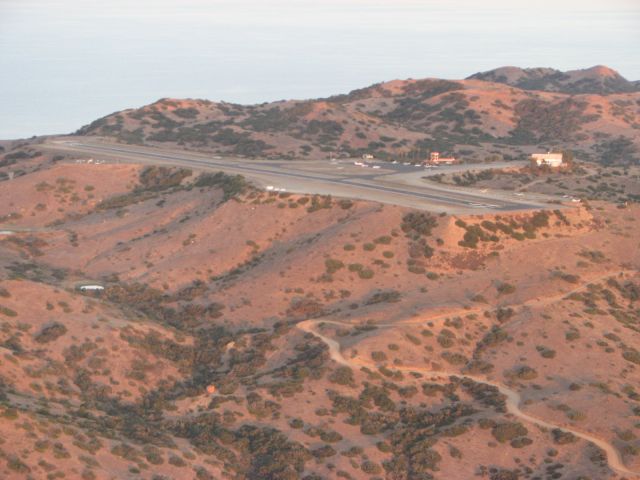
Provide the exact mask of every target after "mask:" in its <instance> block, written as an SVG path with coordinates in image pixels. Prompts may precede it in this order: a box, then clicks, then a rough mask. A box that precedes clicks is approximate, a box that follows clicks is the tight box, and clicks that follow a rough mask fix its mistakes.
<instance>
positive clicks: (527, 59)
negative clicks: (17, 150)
mask: <svg viewBox="0 0 640 480" xmlns="http://www.w3.org/2000/svg"><path fill="white" fill-rule="evenodd" d="M639 51H640V0H606V1H604V0H535V1H533V0H521V1H516V0H377V1H375V0H339V1H338V0H275V1H270V0H153V1H150V0H135V1H131V0H108V1H105V0H100V1H97V0H0V138H4V139H7V138H19V137H29V136H32V135H42V134H55V133H69V132H73V131H75V130H77V129H78V128H80V127H81V126H83V125H85V124H87V123H89V122H91V121H92V120H95V119H96V118H99V117H101V116H104V115H107V114H109V113H112V112H114V111H118V110H122V109H125V108H132V107H138V106H142V105H145V104H148V103H151V102H153V101H155V100H157V99H159V98H164V97H178V98H182V97H184V98H206V99H209V100H214V101H218V100H224V101H228V102H236V103H261V102H265V101H273V100H280V99H286V98H317V97H323V96H329V95H332V94H338V93H346V92H348V91H350V90H353V89H355V88H361V87H364V86H367V85H370V84H372V83H377V82H381V81H386V80H392V79H395V78H424V77H438V78H451V79H458V78H464V77H467V76H469V75H471V74H473V73H475V72H478V71H485V70H490V69H492V68H496V67H499V66H503V65H516V66H521V67H553V68H558V69H561V70H569V69H578V68H587V67H590V66H593V65H599V64H602V65H607V66H609V67H611V68H614V69H615V70H618V71H619V72H620V73H621V74H622V75H623V76H625V77H626V78H628V79H630V80H640V55H638V52H639Z"/></svg>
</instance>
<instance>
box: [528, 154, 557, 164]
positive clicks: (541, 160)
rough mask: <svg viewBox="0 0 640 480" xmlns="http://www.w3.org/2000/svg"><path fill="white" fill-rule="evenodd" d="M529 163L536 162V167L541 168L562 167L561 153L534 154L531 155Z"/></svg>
mask: <svg viewBox="0 0 640 480" xmlns="http://www.w3.org/2000/svg"><path fill="white" fill-rule="evenodd" d="M531 161H533V162H536V165H537V166H539V167H541V166H542V165H547V166H549V167H560V166H562V154H561V153H551V152H547V153H534V154H533V155H531Z"/></svg>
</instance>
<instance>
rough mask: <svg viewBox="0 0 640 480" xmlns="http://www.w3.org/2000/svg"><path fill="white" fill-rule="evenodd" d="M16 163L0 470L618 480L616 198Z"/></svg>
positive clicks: (0, 379)
mask: <svg viewBox="0 0 640 480" xmlns="http://www.w3.org/2000/svg"><path fill="white" fill-rule="evenodd" d="M35 158H37V157H34V159H33V160H32V161H33V162H35V161H36V160H35ZM33 167H34V168H33V170H32V171H30V172H27V173H25V174H24V175H23V176H21V177H20V178H16V179H14V180H11V181H3V182H2V183H1V184H0V185H1V186H2V189H1V192H2V195H3V199H4V201H3V202H0V217H1V218H2V223H0V354H1V356H0V432H1V435H0V439H1V440H0V477H2V478H12V479H13V478H16V479H22V478H24V479H26V478H46V477H47V476H50V477H51V478H57V477H59V478H62V477H63V476H66V477H67V478H71V477H73V478H84V479H111V478H131V479H140V478H142V479H149V480H152V479H153V480H157V479H160V478H175V479H178V478H196V479H200V480H201V479H214V478H215V479H218V478H235V479H264V478H273V479H298V478H300V479H303V478H304V479H307V480H315V479H319V478H345V479H374V478H386V479H390V480H396V479H398V480H400V479H402V480H409V479H415V478H425V479H428V478H432V479H449V478H474V477H476V476H484V477H486V478H491V479H494V480H499V479H503V480H504V479H517V478H530V479H533V478H593V479H595V478H598V479H613V478H621V477H624V478H628V479H633V478H640V477H639V475H638V474H639V473H640V457H639V456H638V452H639V451H640V440H638V434H637V426H634V425H636V424H637V419H638V416H639V415H640V395H639V393H638V391H637V390H638V389H637V385H638V384H639V382H640V376H639V375H640V374H639V372H640V370H639V365H640V353H638V352H639V351H640V316H639V315H640V313H639V309H638V301H639V298H640V277H639V276H638V273H637V272H638V269H639V268H640V256H639V253H638V252H639V250H638V248H637V247H638V240H637V239H638V234H639V233H640V231H639V228H640V226H639V225H638V221H637V219H638V218H639V214H640V210H639V209H638V206H637V205H632V206H630V207H627V208H618V207H615V206H612V205H609V204H607V203H604V202H594V203H593V204H592V205H581V206H579V207H569V206H565V207H561V206H558V207H559V209H558V210H553V211H544V212H528V213H518V214H511V215H500V216H490V215H485V216H468V217H455V216H448V215H440V214H433V213H429V212H418V211H412V210H409V209H405V208H399V207H393V206H382V205H379V204H374V203H368V202H360V201H358V202H355V201H348V200H341V199H335V198H330V197H319V196H304V195H292V194H288V193H275V192H263V191H259V190H255V189H253V188H252V187H251V186H250V185H247V184H246V183H245V182H244V181H243V179H242V178H239V177H230V176H227V175H223V174H199V173H198V172H192V171H188V170H176V169H168V168H161V167H140V166H135V165H124V164H119V165H95V164H87V163H84V164H76V163H67V162H66V161H64V160H63V161H58V162H55V163H53V164H50V163H41V164H40V167H39V168H36V167H35V165H33ZM89 187H91V188H89ZM43 203H44V204H46V205H47V208H48V209H47V210H46V211H44V212H43V211H42V209H41V207H38V205H39V204H43ZM87 283H91V284H99V285H101V286H103V287H104V291H102V292H99V293H97V294H95V293H91V292H84V293H83V292H81V291H80V290H79V289H78V286H80V285H83V284H87ZM8 439H10V441H9V440H8Z"/></svg>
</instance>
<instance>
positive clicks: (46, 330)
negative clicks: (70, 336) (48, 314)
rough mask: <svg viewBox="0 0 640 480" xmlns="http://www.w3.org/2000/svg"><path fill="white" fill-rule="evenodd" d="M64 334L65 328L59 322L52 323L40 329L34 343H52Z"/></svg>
mask: <svg viewBox="0 0 640 480" xmlns="http://www.w3.org/2000/svg"><path fill="white" fill-rule="evenodd" d="M65 333H67V327H65V326H64V325H63V324H61V323H59V322H53V323H50V324H49V325H45V326H44V327H43V328H42V330H41V331H40V332H39V333H38V334H37V335H36V337H35V341H36V342H38V343H48V342H53V341H54V340H56V339H58V338H59V337H61V336H62V335H64V334H65Z"/></svg>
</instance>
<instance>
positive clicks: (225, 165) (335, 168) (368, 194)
mask: <svg viewBox="0 0 640 480" xmlns="http://www.w3.org/2000/svg"><path fill="white" fill-rule="evenodd" d="M44 146H45V147H46V148H48V149H51V150H55V151H64V152H67V153H75V154H84V155H87V156H91V157H92V158H101V159H104V160H105V161H107V162H113V161H117V162H120V163H125V162H126V163H145V164H149V163H151V164H164V165H175V166H181V167H189V168H194V169H199V170H221V171H225V172H230V173H239V174H242V175H244V176H246V177H247V178H249V179H252V180H255V181H257V183H259V184H262V185H263V186H266V185H271V184H273V185H277V186H278V187H279V188H284V189H286V190H287V191H290V192H295V193H309V194H313V193H318V194H332V195H335V196H340V197H348V198H354V199H364V200H373V201H378V202H381V203H389V204H396V205H402V206H409V207H413V208H422V209H426V210H436V211H448V212H451V213H481V212H482V211H514V210H530V209H536V208H544V207H545V204H544V203H541V202H539V201H537V202H536V201H531V200H527V199H512V198H508V197H509V196H510V195H513V194H512V193H510V192H492V193H491V194H482V193H480V192H477V191H476V192H473V193H470V192H465V191H460V190H458V189H456V188H453V187H448V186H442V187H440V186H435V185H429V184H427V183H426V182H425V184H424V185H423V186H422V185H421V186H411V185H405V184H403V183H402V182H399V181H398V179H399V178H402V177H403V176H414V177H415V176H418V178H419V176H424V175H426V174H427V173H426V172H425V169H424V168H423V167H420V168H416V167H414V166H412V165H403V164H391V163H389V162H378V163H377V164H376V165H377V167H379V168H376V169H373V168H358V167H354V162H353V160H350V161H347V160H335V161H329V160H324V161H288V160H248V159H243V158H237V157H228V156H224V157H223V156H218V155H213V154H211V155H205V154H200V153H195V152H175V151H170V150H164V149H160V148H153V147H138V146H129V145H119V144H106V143H98V142H95V141H93V140H88V139H84V138H82V139H78V140H68V141H60V140H58V141H54V142H50V143H48V144H45V145H44ZM314 167H315V168H314ZM470 168H477V167H476V166H470Z"/></svg>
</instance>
